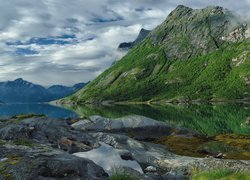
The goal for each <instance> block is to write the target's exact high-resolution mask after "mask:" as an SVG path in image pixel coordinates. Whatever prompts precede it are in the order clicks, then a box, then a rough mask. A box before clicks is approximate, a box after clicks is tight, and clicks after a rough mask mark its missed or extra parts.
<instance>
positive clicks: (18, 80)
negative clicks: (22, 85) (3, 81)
mask: <svg viewBox="0 0 250 180" xmlns="http://www.w3.org/2000/svg"><path fill="white" fill-rule="evenodd" d="M22 81H24V80H23V78H17V79H16V80H14V82H22Z"/></svg>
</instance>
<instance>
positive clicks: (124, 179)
mask: <svg viewBox="0 0 250 180" xmlns="http://www.w3.org/2000/svg"><path fill="white" fill-rule="evenodd" d="M109 179H110V180H139V178H137V177H134V176H131V175H129V174H119V173H117V174H113V175H112V176H110V177H109Z"/></svg>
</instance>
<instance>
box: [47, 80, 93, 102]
mask: <svg viewBox="0 0 250 180" xmlns="http://www.w3.org/2000/svg"><path fill="white" fill-rule="evenodd" d="M88 83H89V82H88ZM88 83H78V84H75V85H74V86H72V87H67V86H62V85H54V86H51V87H49V88H48V89H47V91H48V92H49V93H50V94H51V96H52V99H51V100H56V99H60V98H63V97H66V96H69V95H71V94H73V93H75V92H76V91H78V90H80V89H82V88H83V87H84V86H86V85H87V84H88Z"/></svg>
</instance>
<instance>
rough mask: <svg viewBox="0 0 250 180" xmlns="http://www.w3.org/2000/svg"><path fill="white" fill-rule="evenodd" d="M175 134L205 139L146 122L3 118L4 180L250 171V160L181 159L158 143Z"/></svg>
mask: <svg viewBox="0 0 250 180" xmlns="http://www.w3.org/2000/svg"><path fill="white" fill-rule="evenodd" d="M173 134H174V135H175V136H180V137H183V136H184V137H197V136H199V134H197V133H195V132H192V131H190V130H188V129H184V128H176V127H172V126H169V125H167V124H165V123H162V122H158V121H155V120H153V119H149V118H146V117H142V116H127V117H123V118H118V119H107V118H103V117H100V116H91V117H89V118H86V119H51V118H47V117H43V116H40V117H37V116H35V117H32V116H17V117H11V118H10V117H9V118H8V117H6V118H1V119H0V179H25V180H26V179H34V178H35V179H109V176H111V175H112V172H113V171H114V170H119V171H122V172H125V173H126V172H127V173H130V174H133V175H134V176H136V177H138V178H139V179H169V178H179V179H184V178H187V177H189V176H190V175H191V174H192V172H193V171H194V170H207V169H214V168H222V167H223V168H227V169H232V170H235V171H238V172H239V171H242V172H243V171H250V161H247V160H245V161H243V160H227V159H218V158H214V157H207V158H198V157H188V156H181V155H176V154H175V153H173V152H172V151H169V149H168V147H166V146H165V145H160V144H156V143H154V139H158V138H160V137H167V136H172V135H173ZM109 151H110V152H112V153H109V154H108V152H109ZM109 155H110V157H109ZM111 156H112V157H114V158H115V160H117V162H116V163H114V162H112V161H111V159H112V157H111ZM107 159H108V160H107ZM105 160H106V161H105ZM108 162H110V163H108ZM112 163H113V164H112ZM124 164H127V167H125V166H124Z"/></svg>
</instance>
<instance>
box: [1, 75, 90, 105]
mask: <svg viewBox="0 0 250 180" xmlns="http://www.w3.org/2000/svg"><path fill="white" fill-rule="evenodd" d="M86 84H87V83H79V84H76V85H74V86H72V87H67V86H61V85H54V86H51V87H49V88H45V87H43V86H41V85H38V84H34V83H31V82H28V81H26V80H23V79H22V78H18V79H16V80H14V81H5V82H0V99H1V100H2V101H3V102H5V103H15V102H18V103H20V102H25V103H27V102H49V101H52V100H56V99H59V98H63V97H66V96H68V95H70V94H73V93H74V92H76V91H77V90H79V89H81V88H82V87H84V86H85V85H86ZM59 87H60V88H59ZM57 88H58V89H57Z"/></svg>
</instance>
